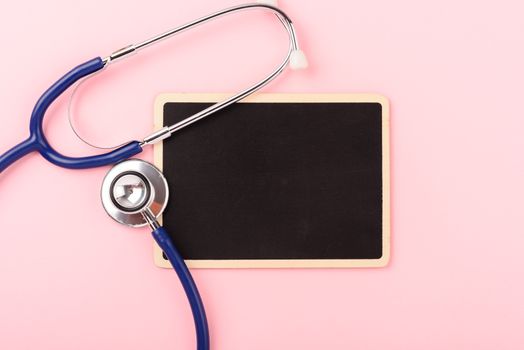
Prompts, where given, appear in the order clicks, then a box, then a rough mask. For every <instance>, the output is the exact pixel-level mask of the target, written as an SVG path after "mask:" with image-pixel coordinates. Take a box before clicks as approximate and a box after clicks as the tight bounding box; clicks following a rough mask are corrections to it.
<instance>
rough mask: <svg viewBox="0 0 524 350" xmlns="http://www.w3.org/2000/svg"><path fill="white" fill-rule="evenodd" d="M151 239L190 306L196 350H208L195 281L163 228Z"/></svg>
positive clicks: (207, 334) (200, 299)
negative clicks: (168, 264)
mask: <svg viewBox="0 0 524 350" xmlns="http://www.w3.org/2000/svg"><path fill="white" fill-rule="evenodd" d="M153 238H154V239H155V241H156V242H157V243H158V245H159V246H160V248H161V249H162V251H163V252H164V253H165V254H166V256H167V258H168V259H169V262H170V263H171V265H172V266H173V269H174V270H175V272H176V274H177V275H178V278H179V279H180V283H181V284H182V287H183V288H184V291H185V293H186V296H187V299H188V301H189V305H190V306H191V312H192V313H193V320H194V321H195V329H196V339H197V350H208V349H209V328H208V325H207V317H206V312H205V310H204V303H203V302H202V298H201V297H200V294H199V293H198V289H197V286H196V284H195V281H194V280H193V277H192V276H191V273H190V272H189V269H188V268H187V266H186V264H185V262H184V259H183V258H182V256H181V255H180V253H179V252H178V249H177V248H176V247H175V245H174V243H173V241H172V240H171V237H169V234H168V233H167V231H166V230H165V229H164V228H163V227H158V228H157V229H155V230H154V231H153Z"/></svg>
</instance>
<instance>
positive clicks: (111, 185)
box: [0, 1, 307, 350]
mask: <svg viewBox="0 0 524 350" xmlns="http://www.w3.org/2000/svg"><path fill="white" fill-rule="evenodd" d="M250 9H264V10H267V11H271V12H272V13H274V14H275V15H276V17H277V18H278V20H279V21H280V22H281V23H282V25H283V26H284V28H285V29H286V31H287V33H288V35H289V50H288V52H287V54H286V56H285V58H284V60H283V61H282V62H281V63H280V65H278V66H277V67H276V68H275V69H274V70H273V71H272V72H271V73H270V74H268V75H267V76H266V77H265V78H263V79H262V80H260V81H259V82H257V83H256V84H254V85H252V86H250V87H248V88H246V89H244V90H242V91H240V92H239V93H237V94H235V95H233V96H231V97H230V98H228V99H226V100H224V101H221V102H218V103H215V104H213V105H212V106H210V107H208V108H206V109H204V110H201V111H200V112H198V113H195V114H193V115H192V116H190V117H188V118H186V119H184V120H182V121H180V122H178V123H176V124H173V125H170V126H166V127H163V128H162V129H160V130H157V131H155V132H154V133H152V134H150V135H148V136H146V137H144V139H143V140H142V141H130V142H128V143H125V144H123V145H121V146H118V147H116V148H115V149H113V150H111V151H108V152H106V153H103V154H99V155H94V156H86V157H68V156H65V155H63V154H61V153H59V152H57V151H56V150H55V149H54V148H53V147H52V146H51V145H50V144H49V142H48V141H47V139H46V136H45V133H44V129H43V119H44V116H45V113H46V111H47V109H48V107H49V106H50V105H51V104H52V103H53V101H55V100H56V98H57V97H59V96H60V95H61V94H62V93H64V92H65V91H66V90H67V89H68V88H70V87H71V86H72V85H73V84H75V83H77V82H79V81H80V80H82V79H86V78H88V77H90V76H92V75H93V74H94V73H97V72H100V71H101V70H102V69H103V68H106V67H108V66H109V65H110V64H111V63H113V62H115V61H116V60H119V59H122V58H125V57H127V56H129V55H130V54H132V53H135V52H137V51H139V50H142V49H144V48H146V47H148V46H151V45H153V44H154V43H157V42H159V41H160V40H163V39H166V38H169V37H171V36H173V35H175V34H178V33H181V32H183V31H185V30H188V29H190V28H193V27H195V26H198V25H200V24H203V23H206V22H209V21H211V20H213V19H215V18H218V17H221V16H224V15H227V14H230V13H233V12H238V11H243V10H250ZM288 65H289V66H290V68H292V69H302V68H306V67H307V60H306V57H305V55H304V53H303V52H302V51H301V50H300V49H299V46H298V42H297V36H296V33H295V28H294V27H293V23H292V22H291V19H290V18H289V17H288V16H287V15H286V14H285V13H284V12H283V11H282V10H280V9H278V8H277V7H276V4H275V2H273V1H260V2H259V3H253V4H244V5H239V6H234V7H230V8H227V9H224V10H221V11H218V12H215V13H212V14H210V15H207V16H204V17H201V18H199V19H196V20H194V21H192V22H189V23H187V24H184V25H182V26H179V27H177V28H174V29H172V30H169V31H167V32H165V33H162V34H159V35H157V36H154V37H152V38H150V39H147V40H144V41H142V42H140V43H138V44H132V45H129V46H126V47H124V48H122V49H120V50H117V51H115V52H113V53H112V54H111V55H109V56H107V57H105V58H100V57H97V58H94V59H92V60H89V61H87V62H85V63H83V64H81V65H79V66H77V67H75V68H73V69H72V70H71V71H70V72H69V73H67V74H66V75H64V76H63V77H62V78H60V79H59V80H58V81H57V82H56V83H54V84H53V85H52V86H51V87H50V88H49V89H48V90H47V91H46V92H44V94H43V95H42V96H41V97H40V99H39V100H38V102H37V103H36V105H35V107H34V109H33V112H32V115H31V119H30V122H29V133H30V135H29V137H28V138H27V139H26V140H25V141H23V142H21V143H20V144H18V145H16V146H15V147H13V148H11V149H10V150H9V151H7V152H5V153H4V154H3V155H1V156H0V173H1V172H3V171H4V170H5V169H6V168H8V167H9V166H10V165H12V164H13V163H14V162H15V161H17V160H19V159H20V158H22V157H24V156H26V155H28V154H29V153H32V152H39V153H40V154H41V155H42V156H43V157H44V158H45V159H47V160H48V161H49V162H51V163H53V164H55V165H58V166H60V167H63V168H70V169H87V168H94V167H99V166H105V165H110V164H114V166H113V167H112V168H111V169H110V170H109V172H108V173H107V175H106V176H105V178H104V180H103V183H102V189H101V198H102V204H103V206H104V209H105V210H106V212H107V213H108V214H109V215H110V216H111V217H112V218H113V219H114V220H116V221H118V222H120V223H122V224H125V225H128V226H132V227H140V226H146V225H149V226H150V227H151V228H152V230H153V237H154V239H155V241H156V242H157V243H158V245H159V246H160V248H161V249H162V250H163V251H164V253H165V255H166V256H167V258H168V259H169V261H170V263H171V264H172V265H173V268H174V270H175V271H176V273H177V275H178V277H179V279H180V282H181V283H182V286H183V288H184V291H185V293H186V295H187V298H188V300H189V304H190V306H191V311H192V313H193V318H194V321H195V328H196V336H197V349H199V350H204V349H209V332H208V325H207V319H206V314H205V311H204V306H203V303H202V300H201V298H200V295H199V293H198V290H197V287H196V285H195V282H194V281H193V278H192V277H191V274H190V272H189V270H188V268H187V266H186V265H185V263H184V260H183V258H182V257H181V256H180V254H179V253H178V251H177V249H176V247H175V246H174V244H173V242H172V240H171V238H170V236H169V234H168V233H167V232H166V230H165V229H164V228H163V227H162V226H160V224H159V222H158V217H159V216H160V215H161V214H162V212H163V210H164V209H165V207H166V205H167V201H168V197H169V189H168V186H167V181H166V179H165V177H164V175H163V174H162V172H161V171H160V170H158V169H157V168H156V167H155V166H153V165H152V164H150V163H148V162H145V161H143V160H139V159H129V158H131V157H133V156H134V155H136V154H138V153H140V152H141V151H142V148H143V147H144V146H147V145H151V144H154V143H156V142H159V141H162V140H164V139H166V138H168V137H170V136H171V135H172V134H173V133H174V132H176V131H178V130H180V129H182V128H184V127H186V126H188V125H191V124H193V123H195V122H197V121H199V120H200V119H203V118H205V117H207V116H209V115H211V114H213V113H215V112H217V111H219V110H221V109H223V108H225V107H227V106H229V105H231V104H233V103H235V102H238V101H240V100H242V99H243V98H245V97H247V96H249V95H251V94H252V93H254V92H256V91H258V90H259V89H261V88H262V87H263V86H265V85H266V84H268V83H269V82H270V81H272V80H273V79H274V78H275V77H277V76H278V75H279V74H280V73H282V72H283V71H284V69H285V68H286V67H287V66H288ZM71 126H72V125H71ZM73 130H74V128H73ZM74 131H75V130H74ZM75 134H77V136H79V137H80V135H79V134H78V133H77V132H76V131H75ZM83 141H84V142H86V141H85V140H83Z"/></svg>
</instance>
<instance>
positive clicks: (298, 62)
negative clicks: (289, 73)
mask: <svg viewBox="0 0 524 350" xmlns="http://www.w3.org/2000/svg"><path fill="white" fill-rule="evenodd" d="M307 66H308V62H307V57H306V54H305V53H304V51H302V50H293V52H291V56H290V57H289V67H290V68H291V69H293V70H297V69H305V68H307Z"/></svg>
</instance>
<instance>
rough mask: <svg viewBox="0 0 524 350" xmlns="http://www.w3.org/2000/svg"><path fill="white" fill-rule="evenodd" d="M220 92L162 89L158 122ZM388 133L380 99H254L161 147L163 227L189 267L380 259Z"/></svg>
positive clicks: (385, 239) (385, 243)
mask: <svg viewBox="0 0 524 350" xmlns="http://www.w3.org/2000/svg"><path fill="white" fill-rule="evenodd" d="M221 97H223V96H218V95H184V94H179V95H162V96H161V97H160V98H159V99H158V100H157V113H156V114H157V124H161V126H165V125H171V124H174V123H177V122H179V121H181V120H182V119H184V118H186V117H188V116H190V115H192V114H194V113H196V112H198V111H200V110H202V109H203V108H205V107H207V106H209V105H211V104H212V103H213V102H216V101H219V100H221V99H222V98H221ZM159 126H160V125H159ZM388 140H389V137H388V104H387V101H386V100H385V99H384V98H383V97H381V96H376V95H267V94H261V95H257V96H255V97H253V98H251V99H249V100H248V101H246V102H242V103H238V104H235V105H233V106H230V107H228V108H226V109H225V110H223V111H220V112H218V113H216V114H215V115H213V116H210V117H209V118H206V119H203V120H201V121H199V122H197V123H195V124H193V125H192V126H189V127H187V128H185V129H182V130H181V131H179V132H177V133H176V134H174V135H173V137H171V138H169V139H167V140H164V141H163V144H162V145H160V146H158V147H157V149H156V159H155V162H156V165H157V166H159V167H160V168H161V169H162V170H163V172H164V174H165V176H166V178H167V180H168V183H169V188H170V200H169V204H168V207H167V209H166V211H165V213H164V215H163V224H164V225H165V226H166V227H167V228H168V230H169V231H170V232H171V234H172V235H173V237H172V238H173V240H174V241H175V243H176V244H177V246H178V247H179V249H180V252H181V253H182V255H183V256H184V258H185V259H187V260H188V264H189V265H190V266H193V267H308V266H309V267H349V266H383V265H385V264H386V263H387V261H388V257H389V148H388V142H389V141H388ZM155 260H156V262H157V263H158V264H159V265H161V266H166V265H167V264H166V263H167V261H166V260H165V259H164V258H163V257H162V254H161V252H160V251H159V249H157V256H156V259H155ZM167 266H168V265H167Z"/></svg>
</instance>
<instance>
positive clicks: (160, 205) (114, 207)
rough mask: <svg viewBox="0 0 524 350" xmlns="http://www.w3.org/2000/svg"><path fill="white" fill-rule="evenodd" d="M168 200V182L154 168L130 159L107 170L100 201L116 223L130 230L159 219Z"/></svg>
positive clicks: (148, 164)
mask: <svg viewBox="0 0 524 350" xmlns="http://www.w3.org/2000/svg"><path fill="white" fill-rule="evenodd" d="M168 197H169V189H168V186H167V181H166V179H165V177H164V175H163V174H162V172H161V171H160V170H158V169H157V168H156V167H155V166H154V165H152V164H150V163H148V162H145V161H143V160H140V159H130V160H126V161H123V162H120V163H118V164H116V165H115V166H114V167H112V168H111V170H109V172H108V173H107V175H106V176H105V178H104V181H103V183H102V190H101V198H102V204H103V206H104V209H105V210H106V212H107V213H108V214H109V216H111V217H112V218H113V219H115V220H116V221H118V222H120V223H122V224H125V225H128V226H133V227H140V226H145V225H147V224H148V222H149V221H148V220H147V217H148V216H149V217H151V216H153V217H154V218H155V219H156V218H158V217H159V216H160V215H161V214H162V212H163V211H164V209H165V207H166V205H167V200H168Z"/></svg>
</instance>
